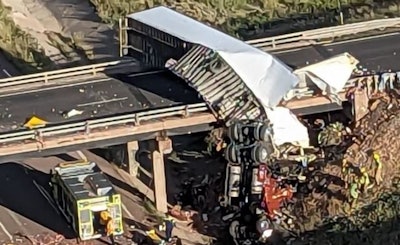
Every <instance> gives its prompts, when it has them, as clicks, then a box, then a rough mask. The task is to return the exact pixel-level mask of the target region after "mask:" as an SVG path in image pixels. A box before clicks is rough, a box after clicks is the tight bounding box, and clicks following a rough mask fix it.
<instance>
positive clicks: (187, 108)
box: [183, 105, 190, 117]
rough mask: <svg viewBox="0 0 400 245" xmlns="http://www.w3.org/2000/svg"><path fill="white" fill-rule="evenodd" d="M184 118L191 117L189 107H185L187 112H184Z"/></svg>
mask: <svg viewBox="0 0 400 245" xmlns="http://www.w3.org/2000/svg"><path fill="white" fill-rule="evenodd" d="M183 116H184V117H188V116H190V111H189V106H187V105H186V106H185V112H184V115H183Z"/></svg>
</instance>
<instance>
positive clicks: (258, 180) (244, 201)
mask: <svg viewBox="0 0 400 245" xmlns="http://www.w3.org/2000/svg"><path fill="white" fill-rule="evenodd" d="M120 25H121V26H120V27H121V28H120V30H121V34H120V40H121V55H127V56H131V57H132V56H133V57H135V58H136V59H138V60H139V61H140V62H141V63H142V65H145V66H149V67H152V68H159V69H165V68H167V69H169V70H170V71H171V72H173V73H174V74H175V75H177V76H178V77H180V78H182V79H183V80H185V81H186V82H187V84H189V85H190V86H191V87H193V88H194V89H195V90H196V91H198V93H199V96H201V97H202V98H203V99H204V101H205V102H206V103H207V104H208V105H209V107H210V109H211V110H212V112H213V113H214V115H215V116H216V118H218V119H219V120H220V121H221V122H223V124H224V126H225V127H226V128H227V130H226V131H227V138H228V139H229V142H228V146H227V148H226V149H225V156H226V159H227V160H228V164H227V178H226V191H225V204H226V205H230V206H237V207H239V209H240V210H242V211H243V210H245V212H248V213H249V216H250V217H252V218H251V219H250V220H249V219H246V220H243V217H244V216H246V215H242V216H240V215H239V214H238V217H237V218H235V219H234V222H232V226H231V230H232V231H237V230H243V229H244V230H246V229H248V228H249V227H251V229H252V230H255V232H253V233H251V234H255V235H254V236H250V237H249V236H244V235H243V232H233V233H232V234H233V236H236V235H237V236H238V237H234V240H236V243H237V244H244V242H247V243H249V242H250V243H249V244H252V243H253V242H254V241H258V240H259V238H260V237H261V238H263V237H264V238H265V237H267V236H268V235H270V233H271V232H270V231H271V227H272V223H270V222H269V221H270V220H271V217H273V215H272V214H268V215H267V214H266V213H267V211H268V208H265V205H267V206H270V207H272V206H276V205H277V203H273V202H269V199H268V198H266V197H265V192H266V190H272V191H274V192H276V193H278V194H279V193H280V194H279V195H281V197H282V198H283V199H284V198H289V197H290V195H291V193H293V192H294V191H295V190H292V189H290V188H289V187H280V188H275V187H274V186H273V185H272V183H271V181H272V177H271V176H270V175H269V170H268V169H269V168H270V167H271V166H272V164H273V163H275V162H276V161H278V160H282V159H283V160H295V161H297V162H299V163H300V164H299V166H300V168H301V167H302V166H303V167H304V165H305V164H307V161H309V160H310V159H312V158H313V157H310V156H309V155H307V154H306V151H305V150H304V149H307V148H310V139H309V135H308V129H307V127H306V126H305V125H304V124H303V123H302V122H301V121H300V120H299V119H298V118H297V117H296V116H295V114H294V113H293V112H292V111H291V110H290V109H288V108H287V107H285V105H284V104H285V103H286V102H291V101H293V100H296V99H298V100H301V99H303V98H305V97H312V98H320V97H324V98H327V99H328V101H330V103H328V104H329V106H322V107H324V109H321V108H322V107H321V106H320V107H318V105H317V106H315V105H314V107H313V108H314V109H313V110H315V111H313V110H311V111H310V110H306V111H307V112H306V113H308V114H312V113H315V112H321V110H325V111H326V110H337V109H339V108H340V106H341V102H342V99H343V94H340V93H341V92H342V90H343V89H344V88H345V87H346V86H348V80H349V78H350V77H351V75H352V72H353V70H354V69H355V68H356V65H357V63H358V61H357V59H355V58H354V57H353V56H351V55H350V54H348V53H344V54H342V55H338V56H335V57H333V58H331V59H327V60H325V61H322V62H319V63H317V64H313V65H310V66H307V67H304V68H300V69H298V70H295V71H293V70H292V69H290V68H289V67H288V66H287V65H285V64H284V63H283V62H281V61H280V60H279V59H277V58H276V57H274V56H273V55H271V54H268V53H266V52H263V51H261V50H259V49H257V48H254V47H252V46H250V45H248V44H246V43H244V42H242V41H240V40H238V39H236V38H233V37H231V36H229V35H227V34H224V33H222V32H220V31H218V30H216V29H213V28H211V27H209V26H207V25H205V24H203V23H200V22H198V21H196V20H194V19H192V18H189V17H187V16H185V15H182V14H179V13H177V12H175V11H173V10H171V9H168V8H166V7H156V8H152V9H149V10H145V11H141V12H138V13H134V14H131V15H128V16H127V17H126V19H125V21H121V22H120ZM332 74H335V76H332ZM325 101H326V100H325ZM320 104H321V103H320ZM310 106H313V105H310ZM306 107H307V106H306ZM306 109H307V108H306ZM295 112H296V113H302V112H301V111H299V109H296V111H295ZM303 114H304V111H303ZM288 146H289V147H288ZM299 171H301V170H299ZM298 176H301V175H298ZM287 177H288V180H290V176H287ZM270 180H271V181H270ZM267 182H268V183H267ZM263 195H264V196H263ZM266 202H267V204H266ZM278 204H279V203H278ZM270 211H271V210H270ZM245 212H242V213H245ZM257 224H258V225H257ZM242 228H243V229H242ZM234 234H236V235H234ZM246 234H248V232H247V233H246Z"/></svg>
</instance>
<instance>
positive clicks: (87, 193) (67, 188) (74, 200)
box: [50, 161, 123, 241]
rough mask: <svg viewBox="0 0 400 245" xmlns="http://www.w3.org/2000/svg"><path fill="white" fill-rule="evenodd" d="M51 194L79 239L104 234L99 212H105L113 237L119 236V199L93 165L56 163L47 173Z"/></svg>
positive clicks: (120, 228) (120, 214)
mask: <svg viewBox="0 0 400 245" xmlns="http://www.w3.org/2000/svg"><path fill="white" fill-rule="evenodd" d="M51 175H52V177H51V181H50V186H51V189H52V195H53V198H54V200H55V203H56V204H57V206H58V208H59V209H60V211H61V213H62V214H63V215H64V216H65V218H66V219H67V221H68V223H69V224H70V225H71V227H72V228H73V229H74V230H75V232H76V233H77V235H78V237H79V239H80V240H82V241H85V240H91V239H97V238H100V237H102V236H105V235H106V227H104V225H101V223H100V213H101V212H102V211H107V212H108V213H109V214H110V216H111V218H112V221H113V227H114V233H113V234H114V236H118V235H121V234H122V233H123V224H122V211H121V196H120V195H119V194H118V193H116V191H115V189H114V187H113V186H112V184H111V182H110V180H109V179H108V178H107V177H106V176H105V174H104V173H102V172H101V170H100V168H99V167H98V166H97V165H96V163H94V162H86V161H74V162H64V163H60V164H59V165H58V166H57V167H55V168H54V169H53V170H51Z"/></svg>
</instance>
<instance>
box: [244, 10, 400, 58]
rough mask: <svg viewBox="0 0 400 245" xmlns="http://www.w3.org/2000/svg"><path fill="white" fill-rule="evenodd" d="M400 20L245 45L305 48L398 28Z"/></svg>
mask: <svg viewBox="0 0 400 245" xmlns="http://www.w3.org/2000/svg"><path fill="white" fill-rule="evenodd" d="M399 27H400V18H388V19H380V20H370V21H364V22H359V23H353V24H345V25H340V26H334V27H325V28H319V29H314V30H309V31H302V32H295V33H290V34H285V35H279V36H274V37H267V38H260V39H254V40H249V41H247V42H246V43H248V44H250V45H252V46H254V47H256V48H259V49H261V50H264V51H274V50H278V49H290V48H299V47H305V46H308V45H315V44H324V43H327V42H333V41H334V40H335V39H336V38H341V37H345V36H350V35H354V34H358V33H363V32H368V31H373V30H380V31H382V30H384V29H387V28H399Z"/></svg>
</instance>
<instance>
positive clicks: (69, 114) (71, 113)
mask: <svg viewBox="0 0 400 245" xmlns="http://www.w3.org/2000/svg"><path fill="white" fill-rule="evenodd" d="M82 113H83V111H79V110H76V109H72V110H70V111H66V112H63V113H62V116H63V117H64V118H65V119H68V118H71V117H74V116H79V115H82Z"/></svg>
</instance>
